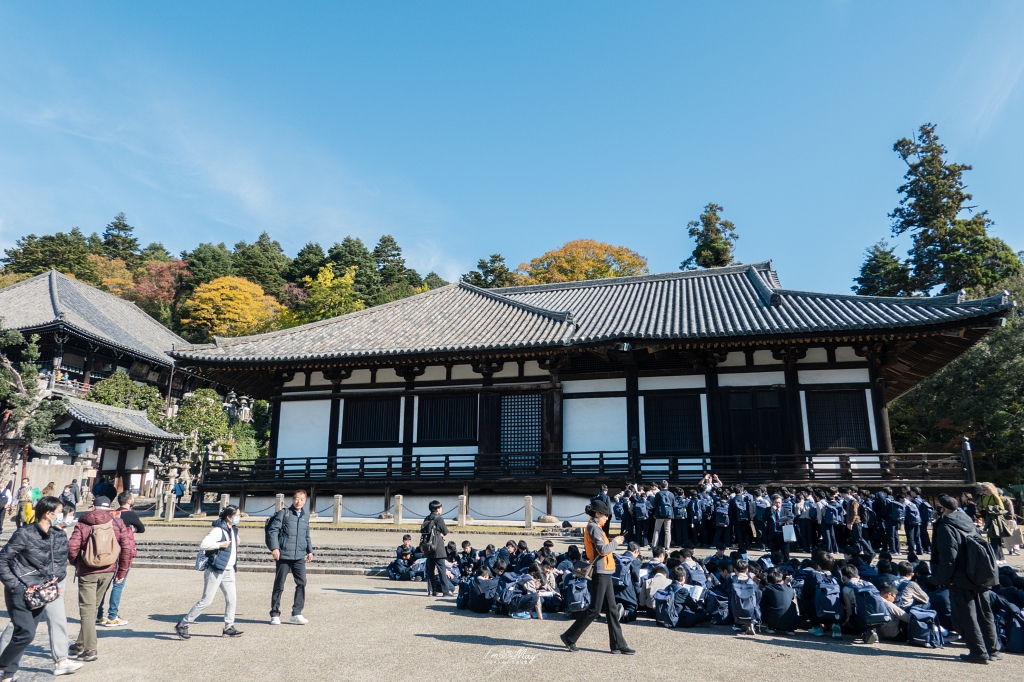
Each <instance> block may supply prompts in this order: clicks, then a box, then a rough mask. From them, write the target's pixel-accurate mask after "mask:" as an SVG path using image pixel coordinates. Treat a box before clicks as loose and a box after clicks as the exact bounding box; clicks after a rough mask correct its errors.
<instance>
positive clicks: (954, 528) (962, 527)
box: [932, 495, 1003, 663]
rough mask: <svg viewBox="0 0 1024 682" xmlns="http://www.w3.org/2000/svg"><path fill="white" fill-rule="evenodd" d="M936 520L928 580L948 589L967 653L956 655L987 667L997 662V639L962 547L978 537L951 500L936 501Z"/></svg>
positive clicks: (983, 592) (984, 596)
mask: <svg viewBox="0 0 1024 682" xmlns="http://www.w3.org/2000/svg"><path fill="white" fill-rule="evenodd" d="M936 512H937V513H938V514H939V519H938V520H937V521H936V522H935V529H934V532H933V535H932V579H933V580H934V581H935V583H936V584H938V585H940V586H942V585H949V600H950V604H951V605H952V609H953V625H955V626H956V630H957V632H959V633H960V636H961V637H963V638H964V643H965V644H967V647H968V648H969V649H970V650H971V652H970V653H969V654H960V658H961V660H963V661H965V662H968V663H988V662H989V661H990V660H994V661H995V660H999V659H1001V658H1002V657H1003V656H1002V654H1000V653H999V639H998V637H997V635H996V623H995V619H994V618H993V616H992V604H991V602H990V601H989V595H988V592H989V590H988V588H986V587H982V586H979V585H976V584H975V583H974V581H973V580H972V579H971V578H972V576H970V575H968V572H967V570H966V568H965V567H966V565H967V562H966V558H967V557H966V556H960V555H961V553H962V552H964V551H966V548H965V546H964V543H965V542H966V541H967V536H969V535H973V534H978V535H980V534H979V533H978V529H977V528H976V527H975V525H974V522H973V521H971V517H969V516H968V515H967V514H965V513H963V512H962V511H960V510H959V505H958V504H957V501H956V499H955V498H953V497H950V496H949V495H942V496H941V497H939V506H938V507H937V509H936Z"/></svg>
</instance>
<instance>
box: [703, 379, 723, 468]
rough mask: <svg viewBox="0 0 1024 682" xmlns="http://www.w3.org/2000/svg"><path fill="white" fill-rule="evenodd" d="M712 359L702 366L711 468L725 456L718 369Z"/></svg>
mask: <svg viewBox="0 0 1024 682" xmlns="http://www.w3.org/2000/svg"><path fill="white" fill-rule="evenodd" d="M716 364H717V363H715V362H714V361H713V360H710V361H709V362H708V363H707V364H706V365H705V367H704V386H705V390H706V391H707V394H708V443H709V444H710V446H711V452H710V453H709V454H710V456H711V460H712V462H713V464H712V466H711V468H712V469H714V468H715V464H714V463H718V462H721V461H722V460H721V458H722V457H724V456H725V454H726V453H725V446H724V444H723V438H722V434H723V431H724V425H723V423H722V401H721V398H720V397H719V392H718V369H717V368H716Z"/></svg>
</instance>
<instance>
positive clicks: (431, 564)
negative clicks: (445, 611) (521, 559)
mask: <svg viewBox="0 0 1024 682" xmlns="http://www.w3.org/2000/svg"><path fill="white" fill-rule="evenodd" d="M423 570H424V576H423V579H424V580H426V581H427V592H429V593H430V594H433V593H434V592H436V591H437V588H438V586H440V588H441V594H443V595H445V596H449V595H451V593H452V591H453V590H454V588H453V587H452V584H451V581H449V580H448V573H447V571H446V570H445V567H444V559H434V558H432V557H427V565H426V567H425V568H424V569H423ZM509 570H511V567H509ZM435 573H436V574H437V580H436V581H435V580H434V574H435ZM439 584H440V585H439Z"/></svg>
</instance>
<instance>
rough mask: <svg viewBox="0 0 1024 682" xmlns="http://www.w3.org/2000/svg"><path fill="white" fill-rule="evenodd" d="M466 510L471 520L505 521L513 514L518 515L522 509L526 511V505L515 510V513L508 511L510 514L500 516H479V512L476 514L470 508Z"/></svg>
mask: <svg viewBox="0 0 1024 682" xmlns="http://www.w3.org/2000/svg"><path fill="white" fill-rule="evenodd" d="M468 509H469V511H470V512H471V513H472V515H473V518H481V519H505V518H508V517H509V516H512V515H513V514H518V513H519V512H521V511H523V510H524V509H526V505H525V504H524V505H523V506H522V507H520V508H519V509H516V510H515V511H510V512H509V513H508V514H502V515H501V516H487V515H486V514H481V513H480V512H478V511H477V510H475V509H473V508H472V507H469V508H468Z"/></svg>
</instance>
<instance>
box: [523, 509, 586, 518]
mask: <svg viewBox="0 0 1024 682" xmlns="http://www.w3.org/2000/svg"><path fill="white" fill-rule="evenodd" d="M533 511H535V512H537V513H538V514H541V515H542V516H547V515H548V512H547V510H544V509H538V508H537V507H534V508H533ZM586 515H587V512H582V513H580V514H573V515H572V516H563V517H561V518H563V519H578V518H580V517H581V516H586Z"/></svg>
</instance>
